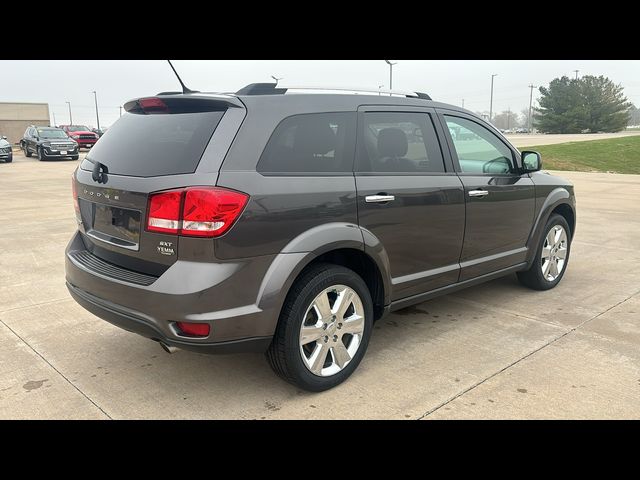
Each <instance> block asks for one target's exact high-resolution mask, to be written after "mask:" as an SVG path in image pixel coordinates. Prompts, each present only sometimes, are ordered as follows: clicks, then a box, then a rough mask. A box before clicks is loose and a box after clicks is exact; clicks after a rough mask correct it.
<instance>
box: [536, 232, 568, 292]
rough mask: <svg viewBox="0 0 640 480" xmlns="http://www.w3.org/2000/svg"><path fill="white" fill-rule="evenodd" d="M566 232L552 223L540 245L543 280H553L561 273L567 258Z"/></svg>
mask: <svg viewBox="0 0 640 480" xmlns="http://www.w3.org/2000/svg"><path fill="white" fill-rule="evenodd" d="M567 246H568V245H567V232H565V231H564V228H563V227H562V226H560V225H554V226H553V227H551V230H549V233H547V236H546V238H545V239H544V244H543V245H542V253H541V259H540V260H541V261H540V268H541V269H542V276H543V277H544V279H545V280H547V281H549V282H553V281H554V280H555V279H556V278H558V276H559V275H560V274H561V273H562V269H563V268H564V264H565V261H566V258H567Z"/></svg>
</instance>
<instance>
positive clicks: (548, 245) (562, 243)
mask: <svg viewBox="0 0 640 480" xmlns="http://www.w3.org/2000/svg"><path fill="white" fill-rule="evenodd" d="M544 232H545V233H544V236H543V237H542V240H541V241H540V244H539V245H538V249H537V250H536V256H535V259H534V261H533V264H532V265H531V268H529V270H526V271H524V272H518V280H520V283H522V284H523V285H526V286H527V287H529V288H533V289H534V290H549V289H550V288H553V287H555V286H556V285H557V284H558V283H560V280H562V277H563V275H564V272H565V271H566V270H567V265H568V263H569V253H570V251H571V230H570V228H569V224H568V223H567V220H566V219H565V218H564V217H563V216H562V215H558V214H553V215H551V217H550V218H549V220H548V221H547V224H546V225H545V228H544Z"/></svg>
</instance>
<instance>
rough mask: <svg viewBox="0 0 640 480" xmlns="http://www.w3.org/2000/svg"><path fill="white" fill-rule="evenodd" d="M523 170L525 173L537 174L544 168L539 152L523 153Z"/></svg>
mask: <svg viewBox="0 0 640 480" xmlns="http://www.w3.org/2000/svg"><path fill="white" fill-rule="evenodd" d="M521 155H522V168H523V170H524V171H525V172H537V171H539V170H540V169H541V168H542V157H540V154H539V153H538V152H530V151H524V152H522V154H521Z"/></svg>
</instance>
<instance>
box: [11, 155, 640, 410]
mask: <svg viewBox="0 0 640 480" xmlns="http://www.w3.org/2000/svg"><path fill="white" fill-rule="evenodd" d="M76 165H77V162H75V161H61V162H41V163H40V162H37V161H36V160H33V159H26V158H24V157H22V156H19V155H16V158H15V160H14V163H13V164H0V205H2V219H3V221H2V231H1V233H0V418H4V419H7V418H11V419H19V418H39V419H42V418H56V419H63V418H93V419H108V418H114V419H122V418H229V419H274V418H301V419H306V418H383V419H449V418H638V417H640V402H639V401H638V399H639V398H640V322H639V321H638V320H640V271H638V269H637V268H635V266H637V265H638V263H639V262H640V251H639V250H638V248H637V245H638V240H637V239H638V236H639V235H640V216H638V204H639V203H640V176H637V175H636V176H634V175H611V174H594V173H570V172H564V173H563V175H564V176H566V177H568V178H569V179H571V180H572V181H573V182H574V183H575V186H576V193H577V197H578V226H577V236H576V238H575V241H574V243H573V249H572V253H571V260H570V263H569V267H568V271H567V273H566V275H565V277H564V279H563V281H562V282H561V284H560V285H559V286H558V287H557V288H556V289H554V290H551V291H548V292H535V291H532V290H528V289H526V288H524V287H522V286H520V285H519V284H518V282H517V281H516V278H515V276H514V275H512V276H509V277H506V278H503V279H499V280H496V281H493V282H491V283H488V284H485V285H481V286H477V287H473V288H471V289H468V290H466V291H461V292H458V293H455V294H452V295H448V296H445V297H441V298H439V299H435V300H432V301H429V302H425V303H423V304H420V305H418V306H415V307H411V308H408V309H405V310H402V311H399V312H397V313H395V314H392V315H390V316H389V317H387V318H386V319H385V320H384V321H382V322H380V323H379V324H377V325H376V327H375V331H374V334H373V337H372V340H371V343H370V346H369V351H368V353H367V355H366V357H365V358H364V360H363V362H362V363H361V365H360V367H359V368H358V370H357V371H356V372H355V374H354V375H353V376H352V377H351V378H350V379H349V381H348V382H347V383H345V384H343V385H341V386H339V387H337V388H335V389H333V390H331V391H328V392H324V393H321V394H311V393H307V392H303V391H300V390H298V389H296V388H295V387H293V386H291V385H289V384H287V383H284V382H283V381H281V380H280V379H278V378H277V377H276V376H275V375H273V374H272V372H271V370H270V368H269V367H268V365H267V363H266V361H265V360H264V358H263V357H262V356H261V355H256V354H247V355H230V356H205V355H199V354H194V353H189V352H184V351H178V352H177V353H176V354H174V355H168V354H166V353H165V352H164V351H162V350H161V348H160V346H159V345H158V344H156V343H155V342H152V341H150V340H146V339H144V338H142V337H139V336H137V335H134V334H131V333H128V332H125V331H123V330H120V329H118V328H116V327H114V326H112V325H110V324H108V323H106V322H104V321H102V320H100V319H98V318H96V317H94V316H93V315H91V314H90V313H88V312H87V311H85V310H84V309H82V308H81V307H80V306H78V305H77V304H76V303H75V302H74V301H73V300H72V299H71V298H70V296H69V294H68V293H67V290H66V288H65V284H64V262H63V256H64V253H63V250H64V247H65V246H66V243H67V241H68V240H69V238H70V237H71V235H72V232H73V231H74V229H75V225H74V214H73V205H72V201H71V193H70V177H71V173H72V171H73V169H74V168H75V166H76Z"/></svg>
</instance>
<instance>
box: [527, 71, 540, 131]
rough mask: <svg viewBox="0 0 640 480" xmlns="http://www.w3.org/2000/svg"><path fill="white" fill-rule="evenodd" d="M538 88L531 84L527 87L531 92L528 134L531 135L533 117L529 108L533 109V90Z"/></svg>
mask: <svg viewBox="0 0 640 480" xmlns="http://www.w3.org/2000/svg"><path fill="white" fill-rule="evenodd" d="M534 88H538V87H536V86H535V85H534V84H533V83H532V84H531V85H529V89H530V90H531V92H530V93H529V134H531V133H533V117H532V116H531V108H532V107H533V89H534Z"/></svg>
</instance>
